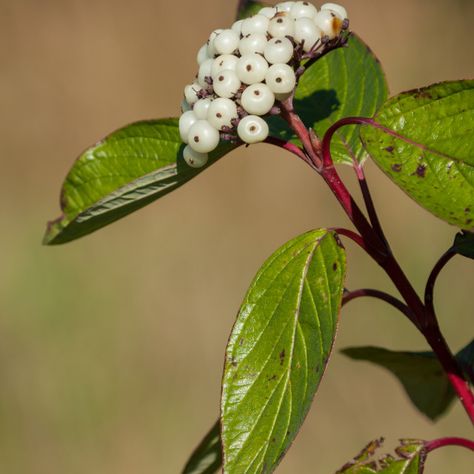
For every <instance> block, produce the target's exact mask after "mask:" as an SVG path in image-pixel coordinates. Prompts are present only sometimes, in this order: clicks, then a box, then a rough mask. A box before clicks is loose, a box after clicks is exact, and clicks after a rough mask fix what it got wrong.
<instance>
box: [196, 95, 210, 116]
mask: <svg viewBox="0 0 474 474" xmlns="http://www.w3.org/2000/svg"><path fill="white" fill-rule="evenodd" d="M211 102H212V99H199V100H198V101H197V102H196V103H195V104H194V107H193V112H194V115H195V116H196V117H197V118H198V119H205V118H207V111H208V110H209V106H210V105H211Z"/></svg>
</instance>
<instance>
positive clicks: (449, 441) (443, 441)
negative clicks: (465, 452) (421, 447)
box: [425, 437, 474, 453]
mask: <svg viewBox="0 0 474 474" xmlns="http://www.w3.org/2000/svg"><path fill="white" fill-rule="evenodd" d="M445 446H461V447H462V448H466V449H470V450H471V451H474V441H471V440H469V439H466V438H455V437H452V438H440V439H435V440H433V441H428V442H427V443H426V444H425V449H426V452H427V453H430V452H431V451H434V450H435V449H438V448H444V447H445Z"/></svg>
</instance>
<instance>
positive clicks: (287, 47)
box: [263, 38, 294, 64]
mask: <svg viewBox="0 0 474 474" xmlns="http://www.w3.org/2000/svg"><path fill="white" fill-rule="evenodd" d="M293 53H294V50H293V44H292V42H291V41H290V40H289V39H288V38H272V39H271V40H270V41H269V42H268V43H267V45H266V46H265V50H264V51H263V54H264V56H265V59H266V60H267V61H268V62H269V63H270V64H275V63H287V62H289V61H290V59H291V58H292V57H293Z"/></svg>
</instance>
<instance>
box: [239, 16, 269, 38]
mask: <svg viewBox="0 0 474 474" xmlns="http://www.w3.org/2000/svg"><path fill="white" fill-rule="evenodd" d="M269 21H270V20H269V19H268V18H267V17H266V16H265V15H254V16H251V17H250V18H247V19H245V20H244V22H243V23H242V34H243V35H244V36H246V35H250V34H252V33H263V34H266V32H267V29H268V23H269Z"/></svg>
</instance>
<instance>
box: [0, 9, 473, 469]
mask: <svg viewBox="0 0 474 474" xmlns="http://www.w3.org/2000/svg"><path fill="white" fill-rule="evenodd" d="M231 3H232V2H228V1H225V2H224V1H219V0H213V1H203V2H199V4H197V3H195V2H191V1H188V0H183V2H182V3H181V4H180V5H181V6H180V8H179V9H178V10H177V5H176V4H174V3H173V2H162V1H158V2H157V1H151V0H135V2H133V3H132V2H129V1H125V0H116V1H114V2H110V1H106V0H96V1H95V2H91V1H85V2H84V1H79V0H61V1H60V0H43V1H41V2H37V1H34V0H15V2H11V1H6V0H0V71H1V74H0V86H1V87H0V104H1V109H0V110H1V111H2V112H1V116H0V120H1V127H0V130H1V134H2V139H1V140H0V160H1V166H2V173H1V174H0V176H1V188H0V192H1V199H0V211H1V215H2V221H3V226H2V232H1V234H0V239H1V240H0V242H1V248H2V260H1V270H0V314H1V316H0V381H1V390H0V472H5V473H9V474H44V473H48V474H56V473H57V474H59V473H68V474H69V473H71V474H75V473H84V472H87V473H89V474H95V473H97V474H99V473H100V474H108V473H114V474H129V473H131V472H134V473H135V472H136V473H140V474H142V473H143V474H147V473H152V472H160V473H175V472H179V469H180V467H181V466H182V465H183V463H184V461H185V459H186V457H187V455H188V453H189V452H190V451H191V449H192V448H193V447H194V445H195V444H197V442H198V440H199V438H200V436H201V435H202V434H203V433H204V431H205V430H207V429H208V427H209V426H210V425H211V424H212V421H213V420H214V419H215V417H216V416H217V413H218V401H219V396H220V388H219V385H220V377H221V371H222V356H223V352H224V348H225V344H226V339H227V336H228V334H229V331H230V328H231V326H232V321H233V318H234V315H235V314H236V312H237V310H238V306H239V303H240V301H241V299H242V297H243V295H244V293H245V291H246V288H247V285H248V283H249V281H250V280H251V279H252V277H253V276H254V274H255V272H256V271H257V269H258V267H259V265H260V264H261V263H262V262H263V260H264V259H265V258H266V257H267V256H268V255H269V254H270V253H272V252H273V251H274V250H275V249H276V248H277V247H278V246H279V245H281V244H282V243H284V242H285V241H286V240H288V239H289V238H291V237H293V236H295V235H297V234H298V233H300V232H303V231H305V230H308V229H310V228H313V227H316V226H331V225H340V224H341V223H343V222H345V220H344V216H343V215H342V213H341V212H340V211H339V209H338V208H337V206H336V204H335V203H334V202H333V201H332V198H331V196H330V194H329V193H328V192H327V191H326V190H325V189H324V188H323V187H322V186H321V183H320V181H319V180H318V178H317V177H316V176H313V175H311V173H308V170H307V169H306V168H305V167H304V165H303V164H301V163H298V162H297V161H295V160H293V159H291V158H288V156H286V155H285V154H284V153H282V152H280V151H276V152H275V150H274V149H270V148H268V147H266V146H258V147H255V148H254V147H251V148H250V149H247V150H240V151H238V152H235V153H233V154H232V155H231V156H229V157H228V158H226V159H225V160H223V161H222V162H220V163H219V164H218V165H217V166H215V167H213V168H212V169H210V170H209V171H208V172H206V173H205V174H204V175H202V176H200V177H199V178H198V179H196V180H195V181H194V182H192V183H189V184H188V185H186V186H185V187H184V188H182V189H180V190H179V191H177V192H176V193H175V194H173V195H170V196H167V197H165V198H164V199H163V200H162V201H160V202H159V203H156V204H155V205H152V206H150V207H148V208H147V209H145V210H143V211H140V212H138V213H137V214H135V215H133V216H131V217H129V218H127V219H125V220H124V221H122V222H119V223H117V224H114V225H113V226H111V227H108V228H106V229H104V230H103V231H101V232H99V233H97V234H94V235H92V236H89V237H87V238H85V239H83V240H81V241H78V242H75V243H72V244H70V245H67V246H64V247H57V248H45V247H41V246H40V241H41V237H42V232H43V229H44V224H45V221H46V220H47V219H51V218H53V217H56V215H57V214H58V206H57V202H58V194H59V188H60V184H61V181H62V179H63V177H64V175H65V173H66V172H67V170H68V168H69V167H70V165H71V163H72V160H73V159H74V157H75V156H77V155H78V153H79V152H80V151H81V150H82V149H83V148H85V147H86V146H87V145H89V144H91V143H93V142H94V141H96V140H98V139H100V138H101V137H102V136H103V135H105V134H106V133H108V132H110V131H111V130H113V129H115V128H117V127H119V126H122V125H123V124H125V123H128V122H131V121H135V120H139V119H142V118H149V117H163V116H174V115H177V114H178V112H179V110H178V108H179V103H180V100H181V91H182V86H183V85H184V84H185V83H186V82H188V81H189V80H190V78H191V77H192V76H193V74H194V73H195V65H194V57H195V52H196V50H197V48H198V45H199V44H200V43H201V42H203V41H204V40H205V39H206V37H207V34H208V32H209V31H210V30H211V29H214V28H216V27H219V26H222V25H225V24H229V23H230V22H231V21H232V15H233V13H234V5H233V3H232V7H230V6H229V5H230V4H231ZM345 5H346V6H347V8H348V10H349V12H350V14H351V17H352V28H353V29H354V30H355V31H357V32H358V33H359V34H360V35H361V36H362V37H363V38H364V39H365V40H366V41H367V42H368V44H369V45H370V46H371V47H372V49H373V50H374V51H375V52H376V53H377V54H378V56H379V57H380V59H381V61H382V64H384V67H385V70H386V72H387V76H388V80H389V83H390V86H391V91H392V93H397V92H399V91H401V90H403V89H409V88H413V87H418V86H421V85H425V84H428V83H432V82H436V81H440V80H444V79H456V78H468V77H472V76H473V72H474V56H473V54H472V53H473V49H472V41H471V33H470V23H471V22H472V19H473V18H474V15H473V13H474V4H473V2H471V1H460V0H458V1H448V0H435V1H428V0H424V1H422V0H420V1H416V2H414V1H412V0H402V1H400V2H397V3H396V5H395V4H393V3H392V2H380V1H375V0H373V1H369V0H359V1H355V0H352V1H351V0H347V1H346V2H345ZM184 32H186V33H184ZM343 173H344V175H345V176H347V177H348V179H351V178H352V177H351V173H350V170H345V171H344V172H343ZM368 175H369V179H370V182H371V183H372V188H373V192H374V195H375V198H376V200H377V202H379V208H380V211H381V216H382V220H383V222H384V224H385V225H386V228H387V233H388V234H389V235H390V236H391V237H392V238H393V241H394V247H395V250H396V253H397V254H398V255H399V256H400V259H401V261H402V262H403V264H404V266H405V267H406V269H407V271H408V273H409V274H410V276H411V277H412V278H413V280H414V281H415V283H416V285H417V287H418V288H419V289H420V290H421V286H422V283H423V280H424V279H425V278H426V276H427V273H428V271H429V268H430V267H431V265H432V264H433V263H434V261H435V260H436V258H437V256H438V255H439V254H440V253H441V252H442V251H443V250H444V249H445V248H447V246H448V245H449V244H450V241H451V239H452V236H453V234H454V232H455V229H453V228H451V227H449V226H446V225H444V224H443V223H442V222H440V221H438V220H436V219H435V218H434V217H432V216H430V215H428V214H427V213H426V212H425V211H423V210H422V209H418V208H417V207H416V206H415V205H414V204H413V203H412V202H411V201H410V200H409V199H408V198H407V197H406V196H404V195H403V194H402V193H401V192H399V191H398V189H396V188H395V187H394V186H393V185H391V184H390V183H388V181H387V180H386V179H385V177H384V176H383V175H382V174H381V173H380V172H379V171H378V170H377V169H375V167H374V166H372V165H371V164H369V165H368ZM354 189H355V188H354ZM348 248H349V251H350V257H349V265H350V269H351V270H350V277H349V283H348V285H349V286H350V287H360V286H366V285H378V286H379V287H382V288H385V289H390V286H389V285H388V283H387V282H386V279H385V278H384V277H383V276H382V273H381V272H380V270H379V269H378V268H376V267H375V266H374V265H372V264H371V263H368V262H367V260H366V259H365V258H364V256H363V255H362V254H361V253H360V252H359V251H358V250H357V249H355V248H353V246H351V245H348ZM473 276H474V270H473V266H472V264H471V262H468V261H464V260H462V259H460V258H459V259H456V260H455V261H454V262H452V263H451V264H450V265H449V267H448V268H447V269H446V271H445V272H444V273H443V275H442V276H441V279H440V282H439V286H438V287H437V299H436V302H437V304H438V308H439V314H440V319H441V323H442V325H443V327H444V329H445V332H446V335H447V337H448V340H449V342H450V344H451V346H452V348H453V349H454V350H457V349H458V348H460V347H461V346H463V345H464V344H465V343H466V342H468V340H470V339H471V338H472V331H471V330H470V329H471V328H472V322H471V321H472V309H471V308H472V305H471V304H470V301H469V296H470V291H472V287H473V286H472V282H473ZM358 344H380V345H382V346H386V347H388V348H392V349H410V350H422V349H425V348H426V346H425V344H424V342H423V340H422V339H421V338H420V337H419V336H418V335H417V334H416V333H415V332H414V331H413V329H412V328H411V327H410V325H409V324H408V323H406V322H405V321H404V320H403V319H401V318H399V317H397V316H396V313H395V312H394V311H393V310H392V309H390V308H385V307H384V306H383V305H381V304H380V303H374V302H362V301H357V302H354V303H352V306H350V307H348V308H347V309H346V310H345V311H344V313H343V315H342V322H341V327H340V335H339V339H338V342H337V347H336V349H338V348H342V347H346V346H348V345H358ZM379 435H385V436H386V437H387V438H388V440H389V441H392V442H394V441H395V439H396V438H398V437H403V436H409V437H421V438H427V439H429V438H435V437H439V436H442V435H460V436H462V435H464V436H470V435H471V431H470V427H469V423H468V421H467V419H466V417H465V416H464V414H463V412H462V409H461V408H460V407H459V406H456V407H454V408H453V409H452V410H451V411H450V413H449V414H448V415H447V416H445V417H444V418H443V419H442V420H441V421H440V422H438V423H437V424H432V423H430V422H428V421H427V420H425V419H423V418H422V417H421V416H419V415H418V414H417V413H416V412H415V410H414V409H413V408H412V407H411V406H410V404H409V403H408V401H407V400H406V397H405V395H404V394H403V393H402V391H401V390H400V388H399V387H398V385H397V383H396V382H395V380H394V379H393V378H392V377H390V376H389V375H387V374H386V373H384V372H382V371H381V370H379V369H377V368H375V367H372V366H369V365H365V364H361V363H354V362H351V361H349V360H346V359H345V358H343V357H342V356H340V355H338V354H335V355H334V357H333V360H332V362H331V364H330V366H329V370H328V372H327V375H326V378H325V380H324V381H323V384H322V388H321V390H320V393H319V394H318V396H317V397H316V400H315V403H314V408H313V410H312V411H311V413H310V415H309V417H308V419H307V421H306V423H305V425H304V428H303V430H302V432H301V434H300V436H299V437H298V438H297V441H296V442H295V445H294V446H293V448H292V449H291V450H290V452H289V454H288V455H287V457H286V459H285V460H284V461H283V463H282V465H281V467H280V469H279V472H281V473H295V472H298V473H310V472H318V473H319V472H320V473H322V474H325V473H330V472H333V471H334V470H335V469H336V468H337V467H339V466H340V465H342V464H343V463H344V462H345V461H346V460H347V459H348V458H349V457H351V456H353V455H354V454H355V453H356V452H357V451H359V449H360V448H361V447H362V446H363V445H364V444H365V443H366V442H367V441H369V440H370V439H372V438H374V437H378V436H379ZM388 449H389V446H387V450H388ZM470 466H472V456H471V455H470V454H469V453H464V452H463V451H462V450H459V449H457V450H456V448H453V449H447V450H442V451H440V452H437V453H435V454H434V455H433V457H432V460H430V461H429V462H428V466H427V468H428V472H431V473H439V474H441V473H446V472H456V473H464V472H466V473H467V472H469V467H470Z"/></svg>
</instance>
